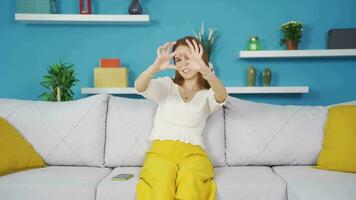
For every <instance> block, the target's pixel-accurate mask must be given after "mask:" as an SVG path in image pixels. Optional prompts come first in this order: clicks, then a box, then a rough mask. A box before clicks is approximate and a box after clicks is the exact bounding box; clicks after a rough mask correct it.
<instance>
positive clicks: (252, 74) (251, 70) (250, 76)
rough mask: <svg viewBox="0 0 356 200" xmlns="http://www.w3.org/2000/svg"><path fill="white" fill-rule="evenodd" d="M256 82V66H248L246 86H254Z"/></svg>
mask: <svg viewBox="0 0 356 200" xmlns="http://www.w3.org/2000/svg"><path fill="white" fill-rule="evenodd" d="M255 83H256V68H255V67H254V66H252V65H251V66H249V67H248V68H247V86H255Z"/></svg>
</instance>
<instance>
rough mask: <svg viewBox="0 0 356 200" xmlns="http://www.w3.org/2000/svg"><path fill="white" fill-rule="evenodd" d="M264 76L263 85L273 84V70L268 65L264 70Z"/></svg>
mask: <svg viewBox="0 0 356 200" xmlns="http://www.w3.org/2000/svg"><path fill="white" fill-rule="evenodd" d="M262 78H263V86H270V85H271V78H272V72H271V70H270V69H269V68H268V67H267V68H265V69H264V70H263V72H262Z"/></svg>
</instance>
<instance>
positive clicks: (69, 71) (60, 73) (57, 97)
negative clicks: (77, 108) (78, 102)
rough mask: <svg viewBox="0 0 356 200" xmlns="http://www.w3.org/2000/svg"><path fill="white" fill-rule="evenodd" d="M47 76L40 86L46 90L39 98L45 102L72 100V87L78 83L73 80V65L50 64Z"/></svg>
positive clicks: (76, 80)
mask: <svg viewBox="0 0 356 200" xmlns="http://www.w3.org/2000/svg"><path fill="white" fill-rule="evenodd" d="M47 71H48V75H45V76H43V81H42V82H41V85H42V86H43V87H45V88H46V89H48V91H47V92H44V93H42V94H41V95H40V96H39V97H43V98H44V100H46V101H69V100H73V96H74V93H73V91H72V89H71V88H72V87H73V86H74V85H75V84H76V83H77V82H79V80H78V79H76V78H75V72H74V68H73V64H68V63H62V62H61V61H60V62H59V64H52V65H50V66H49V68H47Z"/></svg>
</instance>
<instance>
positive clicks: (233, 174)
mask: <svg viewBox="0 0 356 200" xmlns="http://www.w3.org/2000/svg"><path fill="white" fill-rule="evenodd" d="M215 181H216V184H217V188H218V189H217V190H218V191H217V199H219V200H258V199H263V200H286V199H287V194H286V184H285V183H284V181H283V180H282V179H280V178H279V177H278V176H277V175H276V174H274V173H273V171H272V169H271V168H270V167H263V166H236V167H235V166H234V167H218V168H215Z"/></svg>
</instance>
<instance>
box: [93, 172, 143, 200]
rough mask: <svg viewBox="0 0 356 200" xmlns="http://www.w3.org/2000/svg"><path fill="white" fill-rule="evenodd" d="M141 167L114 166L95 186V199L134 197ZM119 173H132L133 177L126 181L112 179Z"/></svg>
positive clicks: (128, 199)
mask: <svg viewBox="0 0 356 200" xmlns="http://www.w3.org/2000/svg"><path fill="white" fill-rule="evenodd" d="M140 170H141V167H118V168H115V169H114V170H113V171H112V172H111V173H110V174H109V175H108V176H106V177H105V179H104V180H102V181H101V182H100V184H99V185H98V188H97V193H96V199H97V200H112V199H125V200H134V199H136V184H137V182H138V180H139V177H140ZM119 173H124V174H125V173H129V174H133V175H134V177H133V178H131V179H129V180H127V181H112V180H111V178H112V177H113V176H116V175H117V174H119Z"/></svg>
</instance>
